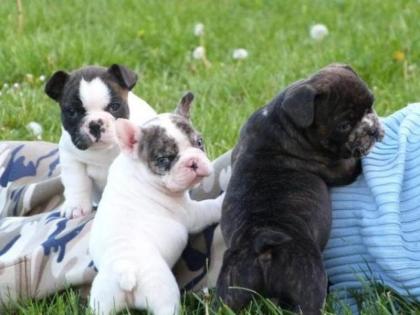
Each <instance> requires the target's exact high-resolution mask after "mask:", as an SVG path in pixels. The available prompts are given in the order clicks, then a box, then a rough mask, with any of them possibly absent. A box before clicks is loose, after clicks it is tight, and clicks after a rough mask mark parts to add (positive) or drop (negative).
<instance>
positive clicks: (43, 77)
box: [39, 74, 45, 82]
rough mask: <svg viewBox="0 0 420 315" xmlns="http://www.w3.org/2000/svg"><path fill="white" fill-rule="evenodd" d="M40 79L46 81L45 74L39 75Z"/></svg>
mask: <svg viewBox="0 0 420 315" xmlns="http://www.w3.org/2000/svg"><path fill="white" fill-rule="evenodd" d="M39 81H41V82H44V81H45V75H43V74H42V75H40V76H39Z"/></svg>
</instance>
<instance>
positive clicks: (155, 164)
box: [116, 94, 212, 192]
mask: <svg viewBox="0 0 420 315" xmlns="http://www.w3.org/2000/svg"><path fill="white" fill-rule="evenodd" d="M191 95H192V94H187V95H186V96H184V97H183V99H182V100H181V103H180V106H179V107H178V109H177V111H176V113H175V114H161V115H158V116H157V117H156V118H153V119H152V120H150V121H148V122H146V123H145V124H144V125H143V126H141V128H139V127H135V126H131V127H130V122H129V121H127V120H123V119H120V120H117V124H116V131H117V136H118V139H119V143H120V146H121V148H122V151H123V152H126V153H129V154H130V155H131V156H132V157H134V158H135V159H138V160H139V161H140V162H141V163H142V164H143V165H146V168H147V170H148V175H149V176H151V177H152V179H153V182H155V183H157V185H159V186H161V187H163V188H164V189H166V190H168V191H170V192H183V191H185V190H187V189H190V188H192V187H193V186H195V185H196V184H198V183H199V182H200V181H201V179H202V178H203V177H205V176H209V175H210V174H211V172H212V165H211V162H210V161H209V159H208V158H207V156H206V154H205V152H204V144H203V139H202V137H201V136H200V134H199V133H198V132H197V131H196V130H195V129H194V128H193V127H192V125H191V122H190V120H189V115H188V111H189V106H190V104H191V102H192V96H191ZM183 106H184V108H182V107H183ZM185 109H186V111H184V110H185Z"/></svg>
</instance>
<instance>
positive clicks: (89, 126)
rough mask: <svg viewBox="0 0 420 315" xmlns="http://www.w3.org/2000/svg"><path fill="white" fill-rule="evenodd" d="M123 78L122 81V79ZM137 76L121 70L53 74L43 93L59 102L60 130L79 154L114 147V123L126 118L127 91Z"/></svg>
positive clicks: (102, 69) (95, 69) (83, 70)
mask: <svg viewBox="0 0 420 315" xmlns="http://www.w3.org/2000/svg"><path fill="white" fill-rule="evenodd" d="M124 75H125V78H124ZM136 79H137V76H136V75H135V74H134V73H132V72H131V71H130V70H128V69H126V68H124V67H123V66H119V65H113V66H111V67H110V68H109V69H106V68H101V67H86V68H82V69H80V70H76V71H74V72H72V73H70V74H67V73H65V72H63V71H59V72H56V73H55V74H54V75H53V77H52V78H51V79H50V80H49V81H48V83H47V85H46V88H45V90H46V93H47V94H48V95H49V96H50V97H51V98H53V99H55V100H56V101H58V102H59V104H60V108H61V121H62V125H63V128H64V129H65V130H66V131H67V132H68V133H69V134H70V136H71V139H72V142H73V144H74V145H75V146H76V147H77V148H78V149H80V150H86V149H88V148H102V147H107V146H109V145H111V144H114V143H115V133H114V121H115V119H117V118H128V117H129V108H128V104H127V96H128V91H129V90H130V89H131V88H132V87H133V86H134V84H135V82H136Z"/></svg>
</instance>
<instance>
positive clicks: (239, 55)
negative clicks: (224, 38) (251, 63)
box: [232, 48, 248, 60]
mask: <svg viewBox="0 0 420 315" xmlns="http://www.w3.org/2000/svg"><path fill="white" fill-rule="evenodd" d="M232 57H233V59H235V60H242V59H246V58H248V50H246V49H243V48H238V49H235V50H234V51H233V54H232Z"/></svg>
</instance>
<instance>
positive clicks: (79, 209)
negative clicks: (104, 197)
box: [60, 201, 92, 219]
mask: <svg viewBox="0 0 420 315" xmlns="http://www.w3.org/2000/svg"><path fill="white" fill-rule="evenodd" d="M91 212H92V204H91V203H90V202H87V201H85V202H80V203H72V202H67V201H65V202H64V204H63V206H62V207H61V209H60V214H61V216H63V217H66V218H68V219H75V218H79V217H83V216H85V215H88V214H89V213H91Z"/></svg>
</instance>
